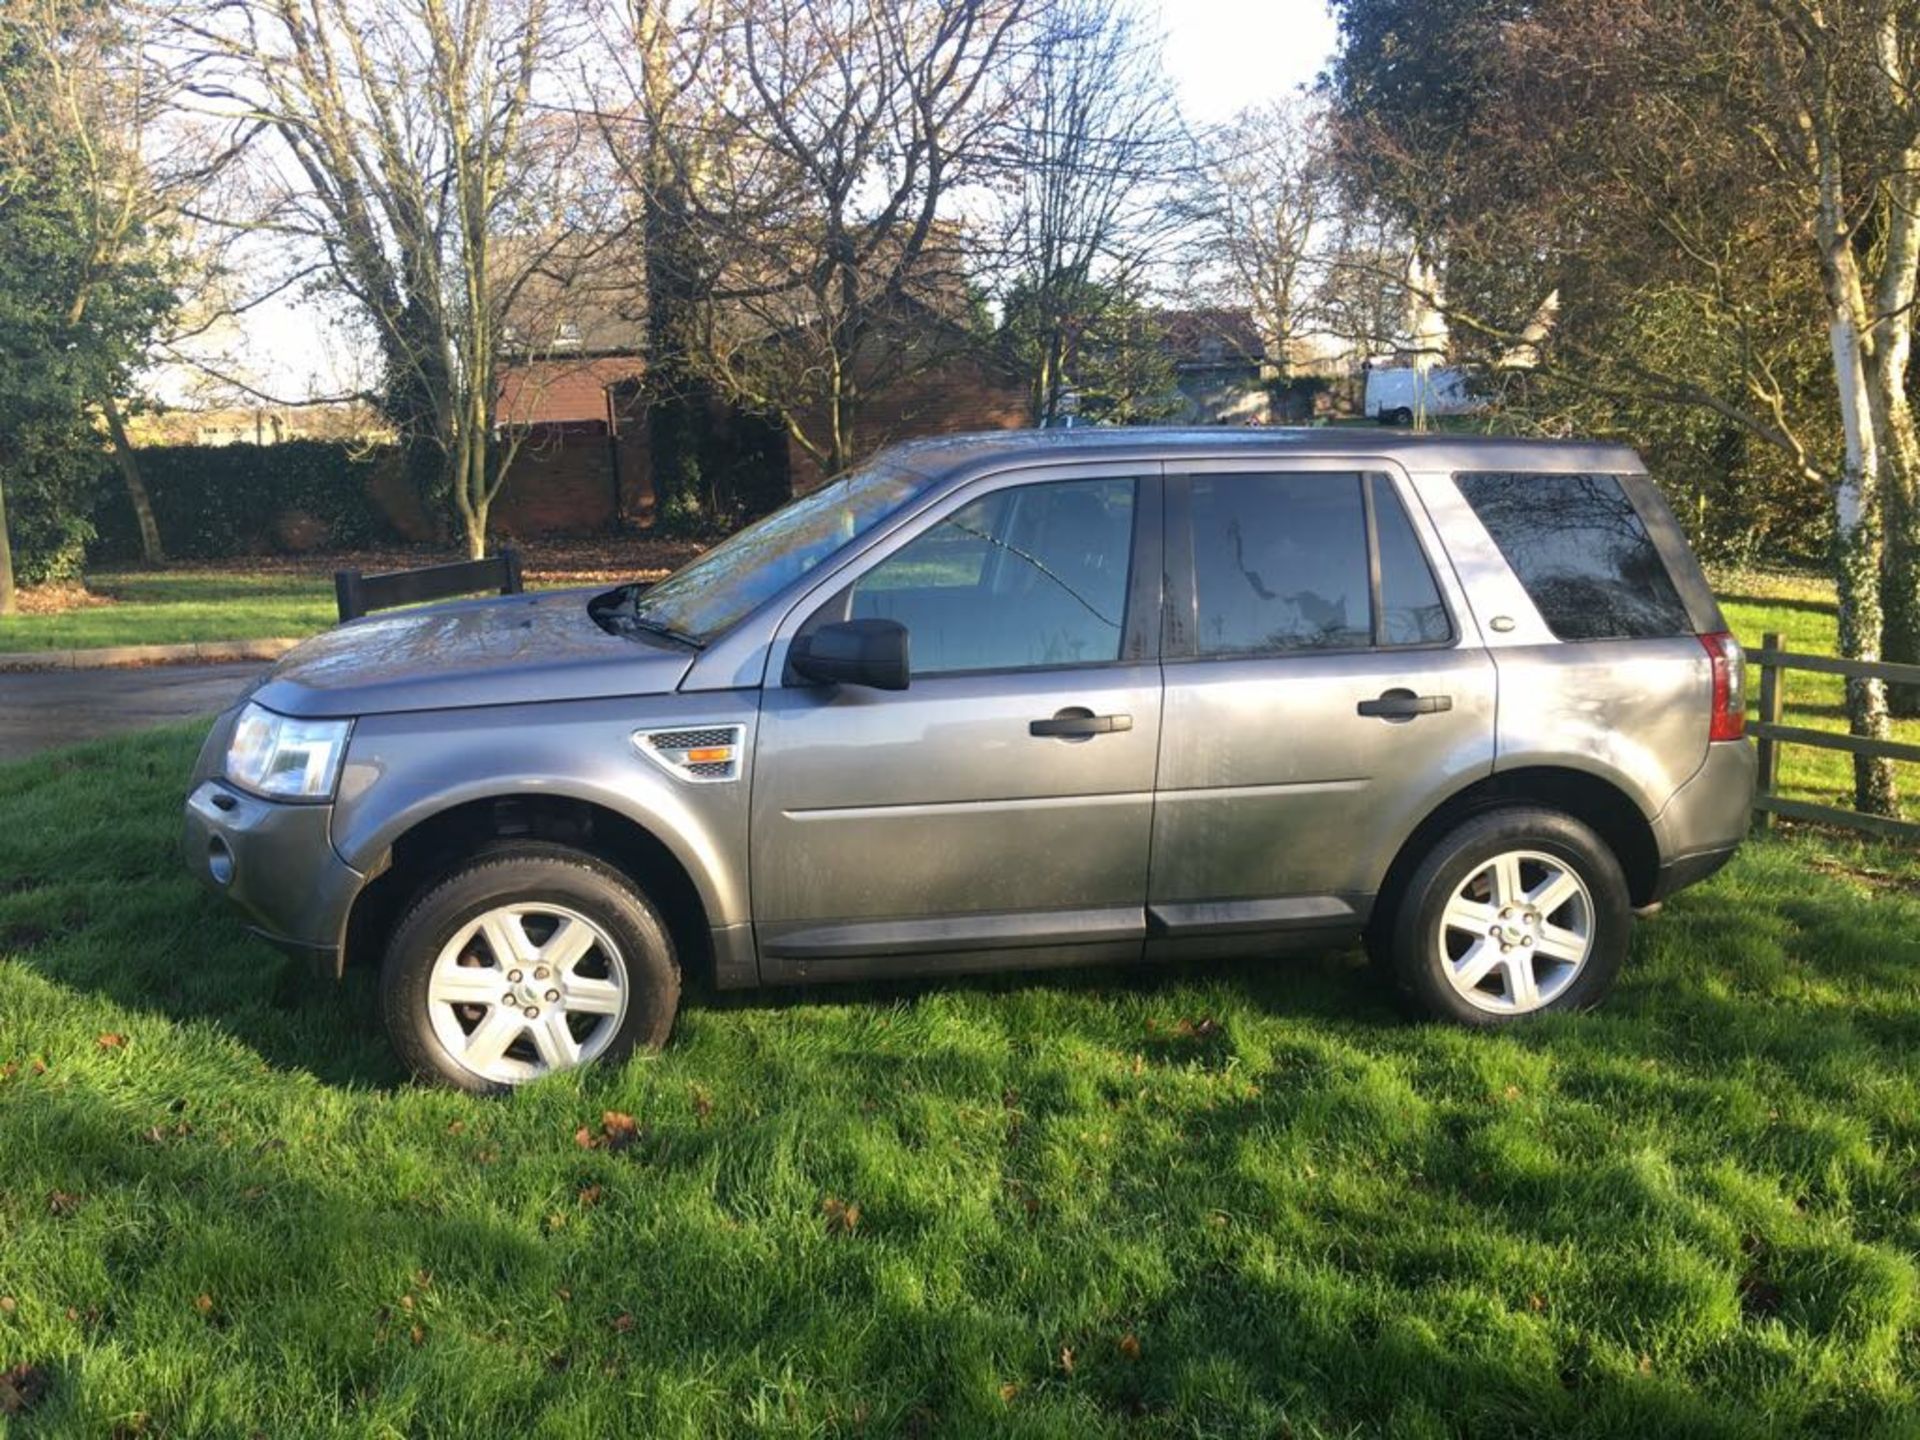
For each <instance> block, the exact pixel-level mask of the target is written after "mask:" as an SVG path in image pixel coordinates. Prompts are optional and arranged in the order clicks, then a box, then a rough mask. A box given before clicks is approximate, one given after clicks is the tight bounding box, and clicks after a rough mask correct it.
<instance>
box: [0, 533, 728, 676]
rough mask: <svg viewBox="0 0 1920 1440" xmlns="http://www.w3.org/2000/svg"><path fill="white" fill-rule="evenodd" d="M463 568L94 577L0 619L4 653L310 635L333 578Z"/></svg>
mask: <svg viewBox="0 0 1920 1440" xmlns="http://www.w3.org/2000/svg"><path fill="white" fill-rule="evenodd" d="M699 552H700V546H699V545H697V544H695V543H693V542H691V541H684V540H653V539H646V538H639V537H627V538H622V539H604V540H556V541H542V542H535V543H533V544H531V545H528V546H525V547H523V561H524V566H525V575H526V585H527V588H528V589H530V590H538V589H543V588H546V587H549V586H561V585H592V584H600V583H606V584H613V583H616V582H619V581H624V580H657V579H659V578H660V577H661V576H663V575H665V574H667V573H668V571H670V570H673V569H676V568H677V567H679V566H680V565H683V564H685V563H686V562H687V561H688V560H690V559H692V558H693V556H695V555H697V554H698V553H699ZM459 558H461V557H460V556H457V555H451V554H448V553H446V552H444V551H435V550H425V549H415V550H388V551H369V552H363V553H357V554H350V555H309V556H300V557H281V558H269V559H260V560H234V561H227V562H222V563H218V564H215V563H197V562H188V563H184V564H179V565H173V566H170V567H168V568H166V569H162V570H124V571H98V572H92V573H89V574H88V576H87V580H86V586H85V589H84V590H81V589H79V588H78V587H67V588H64V589H62V590H61V591H59V592H57V593H56V592H45V593H44V594H43V595H41V596H40V597H35V596H34V595H33V594H32V593H31V592H28V606H30V607H31V608H30V609H28V610H27V613H22V614H19V615H6V616H0V653H5V652H7V651H21V650H69V649H84V648H92V647H95V646H100V645H163V644H179V643H183V642H187V641H201V640H262V639H278V638H282V637H299V636H304V635H311V634H313V633H314V632H316V631H319V630H324V629H326V628H327V627H328V626H329V625H331V624H333V623H334V620H335V619H336V618H337V615H338V613H339V612H338V611H337V610H336V609H335V606H334V598H333V572H334V570H336V569H341V568H346V567H348V566H352V567H355V568H359V569H361V570H364V571H365V572H366V573H368V574H373V573H376V572H378V571H382V570H390V569H400V568H406V567H411V566H417V565H439V564H445V563H446V562H448V561H450V560H456V559H459ZM23 608H24V607H23Z"/></svg>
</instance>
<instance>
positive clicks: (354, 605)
mask: <svg viewBox="0 0 1920 1440" xmlns="http://www.w3.org/2000/svg"><path fill="white" fill-rule="evenodd" d="M333 603H334V604H335V605H336V606H337V607H338V608H339V611H340V623H341V624H342V625H344V624H346V623H347V621H349V620H358V619H359V618H360V617H361V616H362V615H364V614H366V613H367V602H366V600H365V598H364V597H363V596H362V594H361V592H360V572H359V571H358V570H336V571H334V572H333Z"/></svg>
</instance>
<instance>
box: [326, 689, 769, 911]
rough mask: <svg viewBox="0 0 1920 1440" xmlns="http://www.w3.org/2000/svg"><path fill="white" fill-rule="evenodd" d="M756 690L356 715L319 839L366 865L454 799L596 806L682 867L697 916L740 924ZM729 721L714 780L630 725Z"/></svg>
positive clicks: (366, 869) (744, 905)
mask: <svg viewBox="0 0 1920 1440" xmlns="http://www.w3.org/2000/svg"><path fill="white" fill-rule="evenodd" d="M758 700H759V695H758V692H757V691H723V692H719V693H712V694H705V695H700V696H697V697H694V696H683V695H660V696H645V697H638V698H630V699H625V698H623V699H615V700H579V701H556V702H553V703H550V704H540V705H505V706H490V707H486V708H481V709H473V710H456V711H444V710H443V711H435V712H431V713H424V714H399V715H377V716H371V717H368V718H366V719H363V720H361V721H359V722H357V723H356V725H355V727H354V732H353V739H352V742H351V743H350V745H349V747H348V750H347V758H346V763H345V766H344V768H343V770H342V772H341V777H340V791H339V798H338V800H337V802H336V803H335V805H334V809H333V827H332V841H333V846H334V848H335V849H336V850H337V851H338V852H339V854H340V857H341V859H342V860H344V861H345V862H346V863H347V864H348V865H350V866H352V867H353V868H354V869H355V870H358V871H360V872H361V873H362V874H366V875H376V874H378V873H379V872H380V871H381V870H382V869H384V868H385V865H386V862H387V859H388V857H389V856H390V854H391V853H392V850H393V847H394V845H395V843H396V842H397V841H398V840H399V839H400V838H401V837H402V836H403V835H405V834H406V833H407V832H408V831H410V830H412V829H413V828H414V827H415V826H417V825H420V824H421V823H423V822H425V821H427V820H429V819H431V818H432V817H434V816H436V815H439V814H442V813H443V812H445V811H448V810H451V809H453V808H455V807H457V806H461V805H466V804H469V803H472V802H475V801H483V800H491V799H511V798H515V797H543V798H563V799H568V800H578V801H583V802H585V803H588V804H592V805H598V806H602V807H604V808H606V809H608V810H610V811H613V812H614V813H616V814H619V815H621V816H623V817H625V818H626V819H628V820H630V821H632V822H633V823H634V824H636V825H638V826H640V827H641V828H642V829H644V830H645V831H647V832H648V833H649V834H650V835H652V836H653V837H654V838H655V839H656V840H658V841H659V842H660V843H661V844H662V845H664V846H665V847H666V848H667V849H668V850H669V851H670V852H671V853H672V854H673V856H674V857H675V859H676V860H678V861H679V863H680V865H681V867H682V868H683V869H684V870H685V871H686V872H687V875H688V878H689V879H691V880H692V882H693V885H694V888H695V890H696V891H697V892H698V894H699V896H700V901H701V904H702V906H703V908H704V909H705V911H706V915H707V920H708V923H709V925H711V926H712V927H713V928H714V929H716V930H718V929H721V928H723V927H728V926H736V925H745V924H747V923H748V922H749V920H750V919H751V914H750V911H749V905H748V892H747V814H748V807H747V796H748V787H749V784H750V779H751V768H752V756H753V744H752V742H753V726H754V722H755V720H756V718H757V713H758ZM723 725H738V726H741V727H743V737H742V740H743V743H742V745H741V751H742V756H741V761H740V764H739V766H738V770H737V773H736V775H735V776H734V777H733V778H731V779H728V780H722V781H717V782H701V781H695V780H691V779H687V778H684V777H683V776H681V775H680V774H678V773H676V772H674V771H672V770H670V769H669V767H667V766H666V765H664V764H662V763H660V762H659V761H658V760H656V759H654V758H652V757H651V756H649V755H648V754H646V753H644V752H643V750H642V748H641V747H640V746H639V745H637V744H636V743H635V740H634V736H635V734H636V733H637V732H645V731H649V730H661V729H667V728H672V729H700V728H706V727H714V726H723Z"/></svg>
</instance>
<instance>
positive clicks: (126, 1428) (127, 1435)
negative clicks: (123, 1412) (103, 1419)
mask: <svg viewBox="0 0 1920 1440" xmlns="http://www.w3.org/2000/svg"><path fill="white" fill-rule="evenodd" d="M151 1420H152V1417H151V1416H149V1415H148V1414H147V1412H146V1411H144V1410H136V1411H134V1412H133V1414H131V1415H129V1416H127V1418H126V1419H124V1420H122V1421H120V1422H118V1423H117V1424H116V1425H115V1426H114V1427H113V1429H111V1430H109V1431H108V1432H107V1434H108V1436H109V1437H110V1440H134V1437H135V1436H138V1435H144V1434H146V1433H147V1426H148V1424H150V1423H151Z"/></svg>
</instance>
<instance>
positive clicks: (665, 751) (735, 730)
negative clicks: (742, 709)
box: [633, 725, 747, 785]
mask: <svg viewBox="0 0 1920 1440" xmlns="http://www.w3.org/2000/svg"><path fill="white" fill-rule="evenodd" d="M746 735H747V727H746V726H744V725H707V726H703V727H701V728H699V729H693V730H636V731H634V732H633V746H634V749H636V750H638V751H639V752H640V753H641V754H642V755H645V756H646V757H647V758H648V759H650V760H652V761H654V762H655V763H656V764H659V765H662V766H664V767H666V768H667V769H668V770H670V771H672V772H673V773H674V774H675V775H677V776H679V777H680V779H682V780H690V781H694V782H696V783H698V784H704V785H712V784H716V783H718V782H721V781H725V780H738V779H739V778H740V762H741V759H742V756H743V753H744V751H745V749H746Z"/></svg>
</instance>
